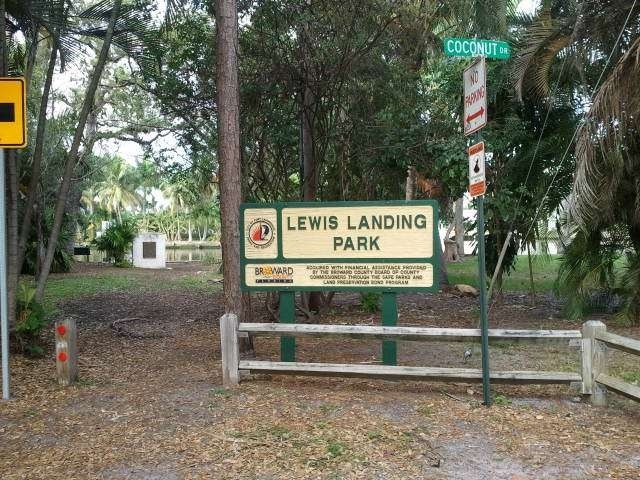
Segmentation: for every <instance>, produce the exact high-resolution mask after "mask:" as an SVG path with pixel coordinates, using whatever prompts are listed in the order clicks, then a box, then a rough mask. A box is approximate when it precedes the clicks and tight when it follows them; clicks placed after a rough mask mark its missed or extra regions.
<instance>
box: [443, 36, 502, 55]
mask: <svg viewBox="0 0 640 480" xmlns="http://www.w3.org/2000/svg"><path fill="white" fill-rule="evenodd" d="M443 45H444V54H445V55H446V56H448V57H478V56H480V55H484V56H485V57H487V58H495V59H498V60H506V59H508V58H509V57H510V56H511V46H510V45H509V44H508V43H507V42H502V41H500V40H482V39H478V38H445V39H444V42H443Z"/></svg>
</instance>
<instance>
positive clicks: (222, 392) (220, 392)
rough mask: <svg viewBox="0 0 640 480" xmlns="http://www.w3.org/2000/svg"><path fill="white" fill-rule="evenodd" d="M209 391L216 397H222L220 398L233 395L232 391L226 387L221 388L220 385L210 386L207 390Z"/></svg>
mask: <svg viewBox="0 0 640 480" xmlns="http://www.w3.org/2000/svg"><path fill="white" fill-rule="evenodd" d="M209 393H210V394H211V395H214V396H216V397H222V398H229V397H230V396H231V395H233V392H232V391H231V390H229V389H228V388H222V387H216V388H212V389H210V390H209Z"/></svg>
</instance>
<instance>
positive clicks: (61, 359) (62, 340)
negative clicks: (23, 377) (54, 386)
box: [55, 318, 78, 387]
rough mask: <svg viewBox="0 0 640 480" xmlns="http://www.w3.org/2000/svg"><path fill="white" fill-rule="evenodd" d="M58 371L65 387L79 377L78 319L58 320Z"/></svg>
mask: <svg viewBox="0 0 640 480" xmlns="http://www.w3.org/2000/svg"><path fill="white" fill-rule="evenodd" d="M55 327H56V373H57V377H58V383H59V384H60V385H62V386H63V387H67V386H69V385H71V384H73V383H74V382H75V381H76V380H77V378H78V347H77V333H76V321H75V320H74V319H73V318H66V319H64V320H61V321H58V322H56V325H55Z"/></svg>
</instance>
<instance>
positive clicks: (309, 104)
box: [301, 35, 322, 312]
mask: <svg viewBox="0 0 640 480" xmlns="http://www.w3.org/2000/svg"><path fill="white" fill-rule="evenodd" d="M305 38H306V35H305ZM304 48H305V55H306V46H305V47H304ZM306 68H308V65H307V66H306ZM305 77H306V78H305V85H304V89H303V92H302V122H301V123H302V171H303V174H304V178H303V182H302V199H303V200H305V201H308V202H313V201H315V200H316V198H317V189H318V177H317V174H316V161H315V156H314V142H313V122H314V118H313V108H314V107H313V103H314V99H313V92H312V91H311V88H310V87H309V83H308V81H309V79H308V74H306V73H305ZM305 297H306V298H305ZM303 298H305V300H306V301H305V303H306V304H307V307H308V308H309V310H310V311H313V312H317V311H319V310H320V308H321V307H322V295H321V294H320V292H309V293H308V294H303Z"/></svg>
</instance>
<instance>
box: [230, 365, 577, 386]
mask: <svg viewBox="0 0 640 480" xmlns="http://www.w3.org/2000/svg"><path fill="white" fill-rule="evenodd" d="M239 368H240V370H249V371H250V372H251V373H273V374H283V375H310V376H330V377H334V376H335V377H363V378H381V379H386V380H401V379H402V380H431V381H441V382H465V383H466V382H469V383H471V382H474V383H479V382H482V370H479V369H475V368H435V367H404V366H390V365H352V364H335V363H301V362H267V361H254V360H243V361H240V366H239ZM581 379H582V377H581V376H580V374H578V373H571V372H532V371H503V372H491V381H492V382H495V383H514V384H570V383H571V382H577V381H581Z"/></svg>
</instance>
